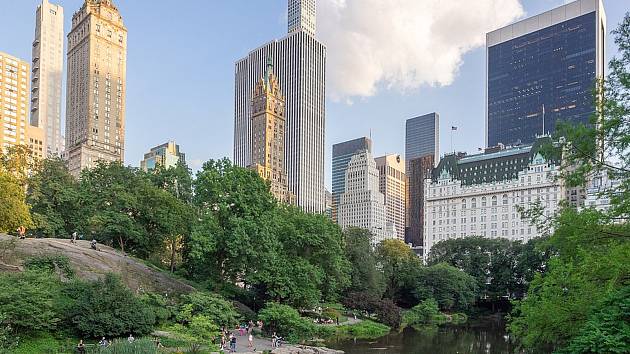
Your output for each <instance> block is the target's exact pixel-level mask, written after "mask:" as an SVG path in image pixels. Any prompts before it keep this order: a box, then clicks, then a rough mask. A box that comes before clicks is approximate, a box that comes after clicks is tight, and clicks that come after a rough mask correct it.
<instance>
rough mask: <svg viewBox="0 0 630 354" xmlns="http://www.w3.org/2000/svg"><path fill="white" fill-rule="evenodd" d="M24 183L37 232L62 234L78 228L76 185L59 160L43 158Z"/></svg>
mask: <svg viewBox="0 0 630 354" xmlns="http://www.w3.org/2000/svg"><path fill="white" fill-rule="evenodd" d="M28 185H29V186H28V196H27V201H28V204H29V205H30V206H31V211H32V213H33V220H34V222H35V227H36V229H37V233H38V234H39V235H41V236H45V237H66V236H68V235H71V234H72V233H73V232H75V231H77V230H78V229H79V225H80V224H81V217H80V216H81V210H82V209H81V205H80V204H79V185H78V182H77V181H76V179H75V178H74V177H72V176H71V175H70V173H69V172H68V169H67V167H66V165H65V163H64V161H63V160H61V159H60V158H51V159H46V160H43V161H42V162H41V164H40V165H39V166H38V168H37V169H36V170H35V171H34V174H33V176H32V177H31V178H30V179H29V182H28Z"/></svg>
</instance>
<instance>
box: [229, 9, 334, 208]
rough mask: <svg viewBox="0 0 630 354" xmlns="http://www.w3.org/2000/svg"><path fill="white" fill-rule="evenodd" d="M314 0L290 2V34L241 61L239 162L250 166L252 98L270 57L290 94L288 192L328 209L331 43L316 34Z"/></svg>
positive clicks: (236, 148) (298, 199)
mask: <svg viewBox="0 0 630 354" xmlns="http://www.w3.org/2000/svg"><path fill="white" fill-rule="evenodd" d="M315 5H316V4H315V0H289V3H288V34H287V35H286V36H285V37H284V38H282V39H279V40H274V41H271V42H269V43H267V44H264V45H263V46H261V47H259V48H257V49H254V50H253V51H251V52H250V53H249V54H247V56H246V57H244V58H242V59H240V60H239V61H237V62H236V65H235V66H236V68H235V96H234V163H235V164H236V165H238V166H242V167H246V166H249V165H251V163H252V161H251V148H252V141H251V136H252V135H251V129H252V126H251V101H252V100H251V99H252V94H253V92H254V87H255V85H256V83H257V82H258V80H260V78H261V77H262V75H263V72H264V69H265V67H266V64H267V60H268V58H271V60H272V62H273V66H274V73H275V74H276V75H277V77H278V81H279V83H280V87H282V90H283V93H284V95H285V101H286V102H285V103H286V130H285V152H284V155H285V168H286V172H287V185H288V188H289V191H290V192H292V193H293V194H295V196H296V204H297V205H299V206H300V207H301V208H302V209H303V210H305V211H307V212H314V213H323V212H324V211H325V207H326V200H325V198H326V197H325V190H324V148H325V141H324V139H325V120H326V115H325V111H326V106H325V96H326V81H325V77H326V47H325V46H324V45H323V44H322V43H321V42H319V41H318V40H317V39H316V38H315V37H314V35H315V30H316V20H315V18H316V16H315V14H316V13H315V11H316V8H315Z"/></svg>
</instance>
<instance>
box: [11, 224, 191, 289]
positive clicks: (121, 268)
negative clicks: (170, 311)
mask: <svg viewBox="0 0 630 354" xmlns="http://www.w3.org/2000/svg"><path fill="white" fill-rule="evenodd" d="M14 240H15V241H14ZM0 245H1V246H2V247H0V248H3V249H0V271H22V270H23V267H22V265H23V264H24V261H25V260H26V259H28V258H30V257H33V256H41V255H60V256H65V257H68V260H69V261H70V265H71V266H72V268H73V269H74V271H75V272H76V274H77V276H78V277H79V278H81V279H86V280H96V279H101V278H103V277H104V276H105V274H107V273H115V274H118V275H120V277H121V279H122V281H123V282H124V283H125V284H126V285H127V286H128V287H129V288H130V289H131V290H133V291H134V292H143V291H151V292H156V293H160V294H167V295H169V296H171V295H179V294H186V293H190V292H192V291H193V290H194V288H193V287H192V286H190V285H188V284H186V283H185V282H183V281H180V280H178V279H175V278H173V277H171V276H169V275H168V274H167V273H166V272H163V271H161V270H159V269H156V268H152V267H150V266H148V265H146V264H144V263H142V262H141V261H139V260H137V259H135V258H133V257H130V256H128V255H126V254H124V253H122V252H120V251H118V250H115V249H113V248H111V247H107V246H104V245H98V251H96V250H93V249H91V248H90V242H89V241H76V243H71V242H70V240H68V239H54V238H27V239H25V240H17V239H16V238H15V237H12V236H8V235H4V234H0Z"/></svg>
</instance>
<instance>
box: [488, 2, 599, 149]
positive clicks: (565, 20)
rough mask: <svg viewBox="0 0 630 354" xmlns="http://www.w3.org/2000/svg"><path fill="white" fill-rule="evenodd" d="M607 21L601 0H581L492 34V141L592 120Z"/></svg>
mask: <svg viewBox="0 0 630 354" xmlns="http://www.w3.org/2000/svg"><path fill="white" fill-rule="evenodd" d="M605 23H606V21H605V15H604V10H603V5H602V4H601V0H578V1H575V2H572V3H569V4H567V5H564V6H561V7H558V8H556V9H553V10H551V11H547V12H545V13H543V14H540V15H537V16H534V17H530V18H527V19H525V20H522V21H520V22H517V23H515V24H512V25H509V26H506V27H504V28H501V29H498V30H496V31H493V32H490V33H488V34H487V36H486V47H487V108H486V127H487V134H486V144H487V146H495V145H497V144H499V143H502V144H505V145H515V144H519V143H522V144H529V143H532V142H533V141H534V140H535V138H536V135H540V134H548V133H552V132H553V131H554V129H555V127H556V123H557V122H558V121H560V120H562V121H569V122H573V123H588V122H589V117H590V116H591V115H592V114H593V113H594V112H595V105H594V101H593V88H594V85H595V82H596V78H597V77H601V76H602V75H603V72H604V67H603V65H604V37H605V33H606V29H605V28H606V27H605Z"/></svg>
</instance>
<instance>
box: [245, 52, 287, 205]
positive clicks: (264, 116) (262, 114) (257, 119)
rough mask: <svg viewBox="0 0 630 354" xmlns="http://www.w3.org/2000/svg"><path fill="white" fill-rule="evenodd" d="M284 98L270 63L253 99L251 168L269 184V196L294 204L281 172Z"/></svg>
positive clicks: (285, 178) (282, 167)
mask: <svg viewBox="0 0 630 354" xmlns="http://www.w3.org/2000/svg"><path fill="white" fill-rule="evenodd" d="M284 102H285V101H284V97H283V96H282V93H281V92H280V85H279V84H278V78H277V77H276V75H275V74H274V73H273V64H272V62H271V59H269V60H268V61H267V68H266V70H265V74H264V76H263V77H262V78H261V79H260V81H259V82H258V84H257V85H256V87H255V88H254V94H253V97H252V107H251V112H252V118H251V119H252V122H251V125H252V136H251V141H252V157H251V161H252V164H251V165H250V168H252V169H254V170H256V171H257V172H258V174H259V175H260V176H261V177H262V178H263V179H265V180H267V181H269V182H270V184H271V193H272V194H273V195H274V196H275V197H276V198H277V199H278V200H279V201H281V202H284V203H290V204H293V203H295V197H294V195H293V194H292V193H289V189H288V187H287V175H286V172H285V169H284V149H285V144H284V132H285V127H286V120H285V103H284Z"/></svg>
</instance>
